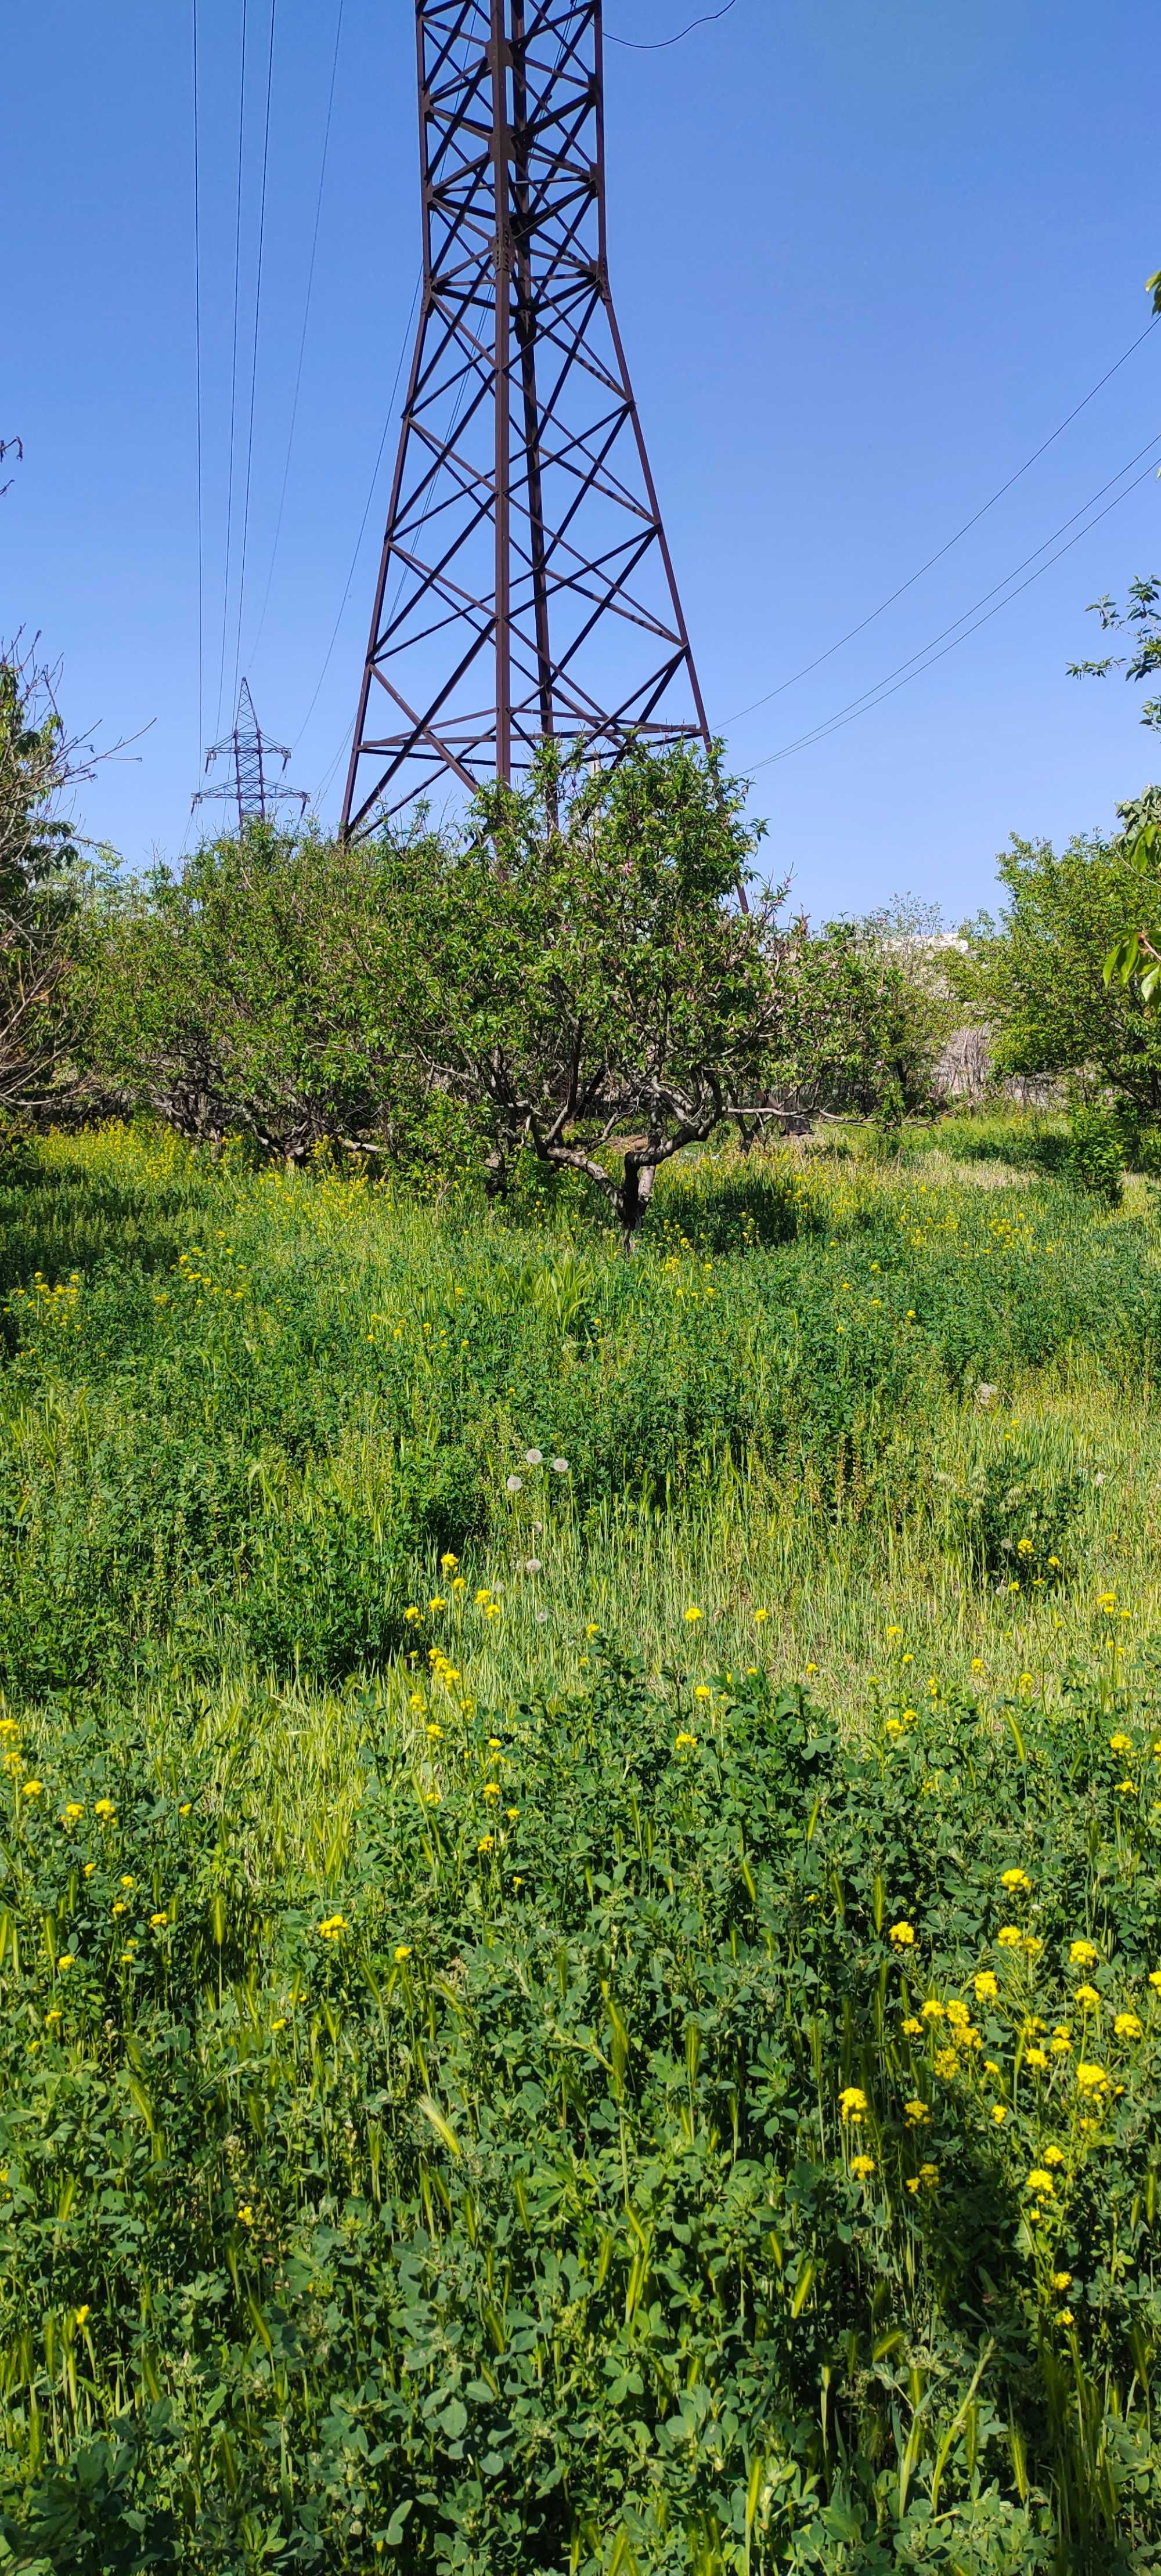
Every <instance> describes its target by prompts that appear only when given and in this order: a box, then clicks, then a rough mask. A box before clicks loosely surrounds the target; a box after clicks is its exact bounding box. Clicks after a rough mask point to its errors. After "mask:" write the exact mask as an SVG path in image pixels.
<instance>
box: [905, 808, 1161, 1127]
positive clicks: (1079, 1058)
mask: <svg viewBox="0 0 1161 2576" xmlns="http://www.w3.org/2000/svg"><path fill="white" fill-rule="evenodd" d="M1136 838H1137V835H1136V833H1135V832H1133V831H1132V830H1131V829H1130V831H1129V832H1128V833H1126V834H1123V835H1118V836H1117V837H1116V838H1115V839H1113V840H1111V841H1107V842H1106V841H1101V840H1099V839H1096V838H1094V837H1091V836H1088V837H1084V838H1079V839H1076V840H1073V841H1071V842H1070V843H1069V845H1068V848H1067V849H1066V850H1063V851H1061V852H1060V853H1057V852H1056V851H1055V850H1053V848H1052V847H1051V844H1050V843H1049V842H1047V841H1014V842H1013V844H1012V847H1011V849H1010V850H1009V851H1008V852H1007V853H1006V855H1005V856H1004V857H1003V858H1002V859H1001V861H1000V867H999V875H1000V880H1001V883H1002V884H1003V885H1004V886H1005V887H1006V888H1007V892H1008V903H1007V905H1006V907H1005V909H1004V910H1003V911H1002V912H1001V913H1000V915H999V918H998V919H993V918H992V917H990V916H989V915H988V914H982V915H981V916H980V918H979V919H978V920H977V921H976V922H974V923H972V924H970V925H969V927H968V931H967V934H966V936H967V946H966V952H965V953H964V954H963V955H961V956H957V955H955V954H954V953H953V954H951V955H949V959H948V969H947V971H948V977H949V980H950V982H951V984H952V986H953V989H954V990H955V991H956V993H957V994H958V996H959V998H960V1000H961V1002H962V1004H963V1005H964V1007H965V1010H966V1012H967V1014H968V1015H969V1016H970V1017H971V1018H972V1019H974V1020H976V1021H978V1022H981V1023H983V1024H985V1025H986V1026H987V1027H988V1028H989V1029H990V1031H991V1035H992V1047H993V1057H994V1062H995V1066H996V1070H997V1072H1000V1073H1008V1074H1021V1075H1025V1076H1032V1077H1035V1076H1037V1075H1052V1074H1055V1075H1061V1076H1067V1077H1071V1078H1072V1080H1073V1081H1074V1082H1075V1083H1076V1084H1077V1086H1078V1087H1079V1088H1080V1089H1081V1090H1082V1091H1087V1092H1089V1093H1090V1094H1091V1093H1094V1092H1100V1091H1111V1092H1112V1093H1113V1094H1114V1096H1115V1097H1116V1099H1117V1100H1119V1101H1121V1102H1123V1103H1125V1104H1126V1105H1127V1106H1129V1107H1131V1108H1133V1109H1134V1110H1136V1111H1137V1112H1138V1113H1139V1114H1141V1115H1143V1116H1145V1117H1146V1118H1148V1119H1150V1120H1152V1119H1154V1118H1156V1117H1157V1116H1158V1115H1159V1114H1161V1020H1159V1019H1158V1015H1157V1013H1156V1012H1155V1011H1153V1010H1150V1008H1149V1007H1148V1001H1147V999H1145V998H1143V997H1142V994H1141V992H1140V989H1139V987H1138V986H1137V985H1136V984H1135V983H1132V982H1130V983H1128V984H1118V985H1117V986H1116V987H1115V988H1114V987H1113V986H1112V985H1111V982H1110V981H1109V980H1106V976H1105V972H1104V963H1105V958H1106V952H1107V950H1108V945H1109V936H1110V933H1112V934H1113V935H1114V936H1115V938H1116V939H1117V941H1118V943H1120V942H1122V941H1125V940H1128V939H1129V938H1130V937H1131V936H1136V935H1140V936H1141V937H1143V938H1144V939H1145V940H1146V941H1147V942H1148V943H1149V944H1150V946H1151V947H1152V948H1153V949H1154V950H1156V949H1157V948H1159V947H1161V880H1159V878H1158V876H1157V874H1156V873H1155V874H1154V875H1153V876H1152V877H1150V876H1148V875H1143V874H1142V873H1141V870H1140V868H1139V867H1138V865H1137V864H1136V860H1135V857H1134V848H1135V842H1136Z"/></svg>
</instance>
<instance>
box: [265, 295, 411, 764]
mask: <svg viewBox="0 0 1161 2576" xmlns="http://www.w3.org/2000/svg"><path fill="white" fill-rule="evenodd" d="M419 288H420V279H419V278H418V277H417V278H416V281H415V289H414V292H413V294H412V298H411V308H410V311H409V313H408V316H407V320H406V323H405V324H404V329H403V339H402V342H401V344H400V350H399V363H398V365H397V367H396V369H395V377H394V381H393V383H392V386H391V391H390V393H389V394H388V396H387V403H386V410H385V414H384V420H383V435H382V437H381V439H380V441H379V452H378V455H377V456H376V458H375V463H374V465H373V467H372V469H371V481H370V484H369V486H368V490H367V498H366V500H365V502H364V504H363V516H362V518H361V519H360V521H359V533H358V536H357V537H356V539H355V549H354V553H353V554H352V556H351V568H350V571H349V572H348V574H347V578H346V582H345V584H344V587H343V595H342V598H341V600H340V601H339V613H338V616H337V617H336V619H335V622H334V626H333V628H332V630H331V640H330V643H329V644H328V646H327V649H326V654H325V656H324V659H323V666H322V669H321V671H320V672H319V675H318V678H317V680H316V681H315V685H314V696H313V697H312V699H311V702H310V705H309V706H308V708H307V711H306V714H305V715H304V717H303V719H302V723H301V724H300V726H299V728H298V732H297V733H296V735H295V737H294V748H295V750H296V751H297V749H298V746H299V743H300V742H301V741H302V737H303V735H304V733H305V732H306V728H307V726H308V724H309V723H310V720H311V717H312V715H313V714H314V711H315V707H316V706H317V704H318V695H319V691H320V689H321V687H322V684H323V681H324V680H325V678H326V675H327V672H328V670H329V669H330V660H331V655H332V653H333V652H334V649H335V645H336V644H337V642H338V635H339V628H340V626H341V625H342V622H343V612H344V610H345V608H346V605H347V601H348V599H349V598H350V595H351V583H352V582H353V580H354V578H355V572H356V568H357V566H358V561H359V548H360V546H361V545H362V542H363V534H364V530H365V528H366V525H367V521H368V519H369V518H370V515H371V503H372V501H373V500H374V498H375V485H376V484H377V482H378V480H379V468H380V466H381V464H382V462H383V450H384V448H385V447H386V445H387V432H388V430H389V429H390V427H391V405H392V403H393V402H394V400H395V395H396V391H397V389H398V385H399V379H400V376H401V375H402V373H403V361H404V358H405V357H406V355H407V348H408V343H409V341H410V338H411V323H412V317H413V315H414V312H415V307H416V302H417V300H418V296H419Z"/></svg>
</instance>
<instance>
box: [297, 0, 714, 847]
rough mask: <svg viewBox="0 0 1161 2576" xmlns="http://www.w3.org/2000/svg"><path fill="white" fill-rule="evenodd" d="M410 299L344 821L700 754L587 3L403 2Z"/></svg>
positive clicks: (594, 9) (695, 694)
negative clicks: (607, 172)
mask: <svg viewBox="0 0 1161 2576" xmlns="http://www.w3.org/2000/svg"><path fill="white" fill-rule="evenodd" d="M415 23H416V45H417V59H418V72H419V103H420V146H421V167H422V191H423V296H422V305H421V310H420V316H419V323H418V329H417V334H416V343H415V352H414V358H413V362H412V368H411V377H410V382H409V385H408V391H407V398H406V402H405V406H404V412H403V421H402V429H401V434H400V439H399V448H398V454H397V458H396V465H395V474H394V480H393V484H392V490H391V499H390V505H389V509H388V516H387V530H386V536H385V538H384V543H383V552H382V558H381V562H380V567H379V578H378V583H377V586H376V591H375V605H374V612H373V615H372V619H371V633H370V640H369V643H368V648H367V656H366V662H365V666H364V672H363V683H362V688H361V691H360V696H359V706H358V714H357V718H356V722H355V730H354V737H353V742H352V748H351V759H350V767H349V771H348V776H347V787H346V795H345V798H344V804H343V829H344V831H345V832H348V833H350V834H352V835H354V836H358V835H359V834H361V833H364V832H366V831H367V830H369V829H371V828H372V827H373V825H374V824H375V822H376V821H377V820H379V819H381V818H383V817H385V816H389V815H391V814H394V813H397V812H399V811H400V810H401V809H402V808H403V807H404V806H406V805H408V804H409V803H410V802H411V801H412V800H413V799H414V798H415V797H416V796H422V795H424V794H425V793H427V794H430V793H431V792H432V791H433V790H434V789H437V788H439V787H440V786H444V787H446V786H447V785H448V784H449V783H450V782H451V781H452V780H458V781H459V783H460V785H461V786H462V787H463V788H464V789H467V790H469V791H470V790H471V789H473V788H474V787H476V786H478V785H479V784H481V783H482V782H483V781H484V780H486V779H490V778H502V779H505V780H513V779H518V778H519V777H520V776H521V775H522V774H523V773H524V772H525V771H526V770H527V768H528V765H529V762H530V760H531V758H532V755H533V752H534V750H535V747H536V745H537V743H538V742H539V741H540V740H541V739H542V737H544V736H546V735H551V736H554V737H556V738H557V739H558V740H560V741H562V742H564V743H567V744H570V745H572V744H577V743H579V744H580V745H582V746H583V747H584V749H585V751H586V752H587V753H589V754H590V755H591V756H592V757H594V758H602V759H607V758H616V757H617V755H618V754H619V753H620V752H621V751H623V750H624V748H625V746H626V745H627V744H628V743H629V742H630V741H631V740H633V739H634V738H636V739H641V738H644V739H645V740H647V741H650V742H665V741H673V740H678V739H690V738H693V739H695V740H701V741H706V740H707V730H706V721H705V710H704V707H703V705H702V699H701V692H700V689H699V686H698V680H697V674H696V671H695V668H694V662H693V655H692V653H691V651H690V644H689V637H688V635H687V632H686V627H685V621H684V618H683V615H682V611H681V604H680V601H679V599H678V595H677V586H676V583H675V580H674V575H673V567H672V563H671V561H670V556H669V550H668V547H667V545H666V541H665V532H664V529H663V527H662V524H661V516H660V512H659V510H658V506H657V496H656V492H655V489H654V485H653V478H652V475H651V473H650V469H649V460H648V457H647V455H646V452H645V444H644V440H643V437H642V434H641V428H640V423H639V421H638V417H637V409H636V404H635V402H634V399H633V391H632V387H631V384H630V380H629V373H628V368H627V366H626V363H625V354H624V350H623V347H622V343H621V337H620V333H619V331H618V328H617V320H616V315H615V313H614V310H613V303H612V298H611V295H610V292H609V281H608V268H607V261H606V246H605V183H604V128H603V86H602V42H601V10H600V0H416V6H415Z"/></svg>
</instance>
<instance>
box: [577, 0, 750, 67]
mask: <svg viewBox="0 0 1161 2576" xmlns="http://www.w3.org/2000/svg"><path fill="white" fill-rule="evenodd" d="M735 6H736V0H726V5H725V8H724V9H711V10H710V11H709V14H708V16H707V17H705V18H691V19H690V22H689V25H688V27H683V28H682V29H681V31H680V34H679V35H676V36H662V37H661V38H660V39H659V40H658V41H657V42H656V43H654V44H651V45H642V44H635V43H634V41H633V38H632V36H613V35H610V34H609V31H608V29H607V28H606V30H605V40H606V43H608V44H610V45H623V46H624V47H625V50H626V52H627V53H630V54H664V53H665V52H667V51H668V48H669V46H670V45H683V44H684V43H685V39H686V37H687V36H692V34H693V31H694V28H695V27H713V26H715V25H716V23H717V21H718V19H719V18H728V17H729V14H730V11H731V9H733V8H734V7H735Z"/></svg>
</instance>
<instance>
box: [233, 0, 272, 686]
mask: <svg viewBox="0 0 1161 2576" xmlns="http://www.w3.org/2000/svg"><path fill="white" fill-rule="evenodd" d="M276 6H277V0H270V44H269V47H268V50H267V55H266V106H265V111H264V114H263V120H262V186H261V190H260V193H259V200H258V261H257V267H256V271H255V277H254V341H253V347H252V350H251V354H250V418H249V425H248V427H247V431H246V484H245V499H244V503H243V509H242V560H241V566H240V569H239V574H238V626H237V634H236V637H235V641H234V698H235V701H236V700H237V695H238V673H239V671H240V669H241V663H242V609H243V605H244V602H245V597H246V542H247V539H248V537H249V533H250V469H251V466H252V465H253V461H254V391H255V387H256V385H257V382H258V336H259V332H260V329H261V323H262V254H263V250H264V248H265V243H266V174H267V170H268V168H269V165H270V97H271V91H272V88H273V84H274V13H275V9H276Z"/></svg>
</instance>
